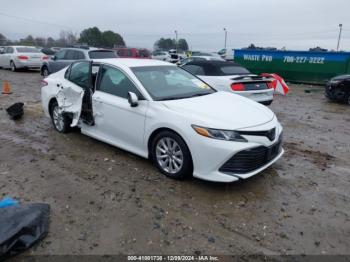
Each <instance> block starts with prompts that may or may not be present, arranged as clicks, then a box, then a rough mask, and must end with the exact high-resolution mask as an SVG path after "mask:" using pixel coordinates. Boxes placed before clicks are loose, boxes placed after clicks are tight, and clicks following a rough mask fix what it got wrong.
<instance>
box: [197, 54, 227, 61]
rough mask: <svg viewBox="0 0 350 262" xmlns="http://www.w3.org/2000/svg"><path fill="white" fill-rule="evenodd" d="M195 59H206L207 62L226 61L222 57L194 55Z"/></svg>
mask: <svg viewBox="0 0 350 262" xmlns="http://www.w3.org/2000/svg"><path fill="white" fill-rule="evenodd" d="M191 57H194V58H204V59H206V60H217V61H224V60H223V59H222V58H221V57H220V56H206V55H193V56H191Z"/></svg>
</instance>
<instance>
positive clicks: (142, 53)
mask: <svg viewBox="0 0 350 262" xmlns="http://www.w3.org/2000/svg"><path fill="white" fill-rule="evenodd" d="M114 50H116V52H117V54H118V56H119V57H121V58H144V59H145V58H149V59H150V58H151V54H150V52H149V51H148V50H147V49H138V48H127V47H123V48H115V49H114Z"/></svg>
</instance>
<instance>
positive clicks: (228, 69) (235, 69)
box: [219, 66, 250, 76]
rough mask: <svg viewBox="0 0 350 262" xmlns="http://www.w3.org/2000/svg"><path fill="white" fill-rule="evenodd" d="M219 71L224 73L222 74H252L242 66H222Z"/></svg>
mask: <svg viewBox="0 0 350 262" xmlns="http://www.w3.org/2000/svg"><path fill="white" fill-rule="evenodd" d="M219 72H220V73H222V75H226V76H228V75H247V74H250V72H249V71H248V70H247V69H245V68H244V67H241V66H221V67H219Z"/></svg>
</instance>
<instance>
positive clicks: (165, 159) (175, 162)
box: [156, 137, 184, 174]
mask: <svg viewBox="0 0 350 262" xmlns="http://www.w3.org/2000/svg"><path fill="white" fill-rule="evenodd" d="M156 158H157V162H158V164H159V166H160V167H161V168H162V169H163V170H164V171H165V172H168V173H170V174H175V173H177V172H179V171H180V170H181V168H182V166H183V162H184V156H183V152H182V150H181V147H180V146H179V144H178V143H177V142H176V141H175V140H174V139H172V138H170V137H163V138H161V139H159V141H158V143H157V145H156Z"/></svg>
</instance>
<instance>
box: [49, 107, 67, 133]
mask: <svg viewBox="0 0 350 262" xmlns="http://www.w3.org/2000/svg"><path fill="white" fill-rule="evenodd" d="M52 119H53V123H54V124H55V127H56V129H57V130H58V131H62V130H63V128H64V119H63V116H62V114H61V113H60V112H59V108H58V106H55V108H54V109H53V111H52Z"/></svg>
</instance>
